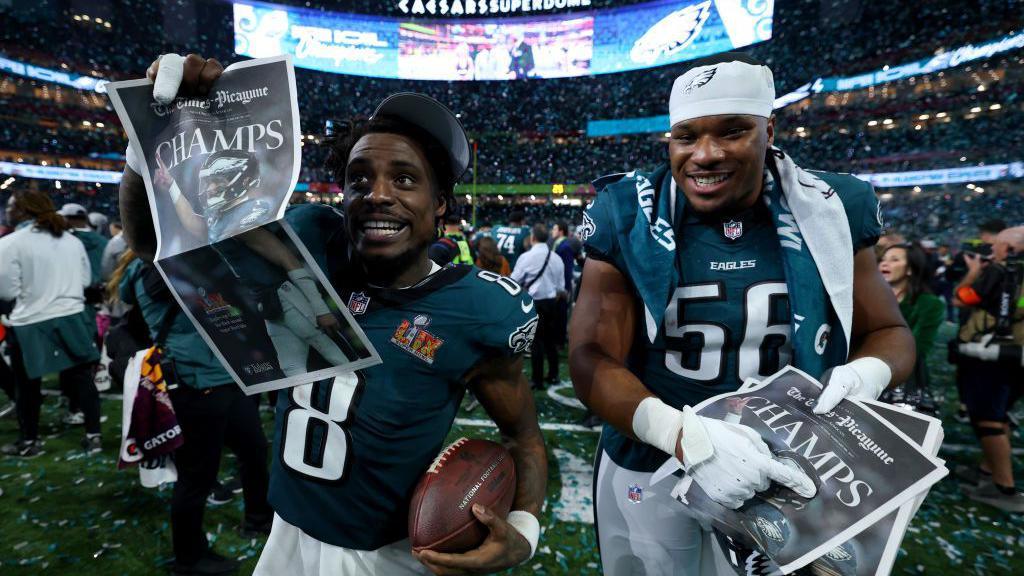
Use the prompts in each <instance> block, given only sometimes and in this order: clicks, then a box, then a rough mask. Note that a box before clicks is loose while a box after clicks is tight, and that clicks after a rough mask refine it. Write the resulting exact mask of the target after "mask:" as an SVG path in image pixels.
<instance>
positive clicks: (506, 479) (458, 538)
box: [409, 438, 516, 552]
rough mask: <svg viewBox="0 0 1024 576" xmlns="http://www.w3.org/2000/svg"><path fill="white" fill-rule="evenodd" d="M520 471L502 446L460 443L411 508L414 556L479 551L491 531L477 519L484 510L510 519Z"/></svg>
mask: <svg viewBox="0 0 1024 576" xmlns="http://www.w3.org/2000/svg"><path fill="white" fill-rule="evenodd" d="M515 492H516V467H515V463H514V462H513V461H512V455H511V454H509V451H508V450H506V449H505V447H504V446H502V445H501V444H496V443H494V442H491V441H489V440H476V439H468V438H459V439H458V440H456V441H455V442H452V444H451V445H450V446H448V447H447V448H445V449H444V450H442V451H441V453H440V454H438V456H437V459H436V460H434V463H433V464H432V465H431V466H430V468H429V469H428V470H427V472H426V473H425V474H423V477H422V478H420V482H419V484H417V485H416V490H415V491H414V492H413V495H412V502H411V503H410V504H409V541H410V542H411V544H412V549H413V550H416V551H420V550H425V549H430V550H435V551H437V552H465V551H467V550H472V549H474V548H477V547H479V546H480V544H482V543H483V541H484V540H485V539H486V538H487V527H486V526H484V525H483V523H481V522H480V521H479V520H477V519H476V516H474V515H473V504H482V505H484V506H487V507H488V508H489V509H491V510H492V511H493V512H494V513H495V514H497V515H499V517H501V518H504V517H506V516H508V512H509V509H510V508H511V507H512V500H513V498H514V497H515Z"/></svg>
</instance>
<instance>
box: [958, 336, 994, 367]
mask: <svg viewBox="0 0 1024 576" xmlns="http://www.w3.org/2000/svg"><path fill="white" fill-rule="evenodd" d="M992 336H993V335H992V334H986V335H984V336H982V337H981V341H980V342H964V343H961V344H960V353H961V354H963V355H964V356H970V357H971V358H977V359H978V360H985V361H988V362H995V361H996V360H999V345H998V344H995V345H993V344H992Z"/></svg>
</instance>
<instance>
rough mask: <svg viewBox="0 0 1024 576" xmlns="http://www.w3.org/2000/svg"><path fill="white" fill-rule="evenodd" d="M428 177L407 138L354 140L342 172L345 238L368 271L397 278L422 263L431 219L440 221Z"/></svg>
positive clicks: (433, 186) (419, 153) (375, 135)
mask: <svg viewBox="0 0 1024 576" xmlns="http://www.w3.org/2000/svg"><path fill="white" fill-rule="evenodd" d="M435 182H436V180H435V177H434V174H433V171H432V169H431V167H430V164H429V162H427V158H426V156H425V155H424V154H423V150H422V149H421V147H420V145H419V144H417V143H416V142H415V141H414V140H412V139H411V138H408V137H406V136H400V135H397V134H388V133H377V132H374V133H370V134H367V135H365V136H363V137H362V138H360V139H359V140H358V141H357V142H356V144H355V146H353V147H352V151H351V152H350V153H349V156H348V164H347V165H346V168H345V213H346V215H347V216H348V233H349V238H350V239H351V240H352V243H353V245H354V246H355V248H356V251H357V252H358V253H359V256H360V258H361V259H362V260H363V261H364V262H365V263H366V265H367V268H368V270H369V269H370V268H378V269H379V268H382V267H387V268H392V270H390V273H388V274H386V275H387V276H397V275H400V274H402V272H403V270H404V269H406V268H409V267H411V266H413V265H415V264H417V263H418V262H419V260H421V259H424V258H426V251H427V248H428V247H429V246H430V244H431V243H433V241H434V236H435V233H436V229H435V223H436V222H437V218H438V217H440V216H443V215H444V212H445V204H444V202H443V201H442V200H441V199H440V197H439V194H438V191H437V185H436V184H435Z"/></svg>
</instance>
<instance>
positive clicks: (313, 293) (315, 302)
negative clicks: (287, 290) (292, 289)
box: [288, 268, 331, 316]
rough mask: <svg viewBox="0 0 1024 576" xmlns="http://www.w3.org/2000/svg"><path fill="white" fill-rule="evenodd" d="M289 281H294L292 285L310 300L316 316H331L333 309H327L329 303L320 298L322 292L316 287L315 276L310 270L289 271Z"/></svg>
mask: <svg viewBox="0 0 1024 576" xmlns="http://www.w3.org/2000/svg"><path fill="white" fill-rule="evenodd" d="M288 279H289V280H291V281H292V284H295V286H296V287H297V288H298V289H299V291H301V292H302V295H303V296H305V297H306V300H309V304H310V305H311V306H312V307H313V314H314V315H316V316H323V315H325V314H330V313H331V309H330V308H328V307H327V303H326V302H324V299H323V298H321V297H320V290H318V289H317V287H316V282H315V281H313V276H311V275H310V274H309V270H306V269H305V268H296V269H295V270H289V271H288Z"/></svg>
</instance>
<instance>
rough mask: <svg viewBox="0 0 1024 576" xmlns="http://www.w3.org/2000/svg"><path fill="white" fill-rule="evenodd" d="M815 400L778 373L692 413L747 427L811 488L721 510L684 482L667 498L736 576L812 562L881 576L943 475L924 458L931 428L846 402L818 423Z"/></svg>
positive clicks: (791, 375) (790, 375)
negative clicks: (710, 538)
mask: <svg viewBox="0 0 1024 576" xmlns="http://www.w3.org/2000/svg"><path fill="white" fill-rule="evenodd" d="M820 391H821V384H820V383H818V382H817V381H816V380H814V379H813V378H811V377H809V376H807V375H806V374H804V373H803V372H801V371H799V370H797V369H796V368H793V367H787V368H785V369H783V370H782V371H780V372H779V373H778V374H776V375H775V376H773V377H772V378H770V379H768V380H766V381H764V382H762V383H760V384H757V385H752V386H751V387H744V388H741V389H740V390H738V391H736V392H733V393H729V394H724V395H721V396H717V397H714V398H711V399H708V400H706V401H705V402H702V403H701V404H699V405H698V406H696V407H695V408H696V410H697V412H698V413H699V414H701V415H702V416H707V417H710V418H717V419H723V420H727V421H730V422H736V423H739V424H743V425H746V426H750V427H751V428H753V429H754V430H755V431H756V432H757V433H758V434H760V435H761V437H762V438H763V439H764V441H765V442H766V443H767V444H768V446H769V448H771V450H772V452H773V453H774V454H775V455H776V457H778V458H780V459H782V460H783V461H787V462H788V463H789V464H790V465H793V466H798V467H800V468H801V469H802V470H804V472H806V473H807V474H808V475H809V476H810V477H811V478H812V479H813V480H814V481H815V484H816V486H817V488H818V491H817V494H816V495H815V496H814V497H813V498H810V499H807V498H803V497H801V496H799V495H798V494H796V493H795V492H793V491H791V490H789V489H788V488H785V487H782V486H780V485H778V484H773V485H772V487H771V488H769V489H768V490H767V491H765V492H761V493H758V494H757V495H756V496H755V497H754V498H752V499H751V500H749V501H748V502H747V503H745V504H744V506H743V507H741V508H740V509H738V510H730V509H728V508H725V507H723V506H721V505H719V504H718V503H716V502H715V501H713V500H711V498H710V497H708V495H707V494H706V493H705V492H704V491H703V490H702V489H701V488H700V486H699V485H698V484H697V483H696V482H692V481H691V479H690V478H689V477H684V479H683V481H681V482H680V483H679V485H677V487H676V489H675V490H674V491H673V493H674V494H675V495H676V497H677V498H679V499H680V500H681V501H682V502H683V503H684V504H686V505H687V506H688V507H689V509H690V511H691V512H693V513H694V514H695V515H696V516H697V517H698V518H700V519H702V520H704V521H707V522H710V524H711V525H712V526H713V527H714V528H715V530H716V531H718V532H719V534H720V543H721V544H722V545H723V549H724V550H725V551H726V554H727V556H733V558H732V560H735V563H736V564H739V565H738V566H737V568H742V569H744V570H749V572H739V573H741V574H742V573H751V574H770V573H772V570H773V569H775V568H776V567H777V569H778V570H779V571H781V572H782V573H790V572H793V571H795V570H797V569H799V568H801V567H804V566H807V565H808V564H811V563H812V562H814V563H815V564H814V565H813V566H812V571H813V572H815V573H818V574H878V573H885V572H879V569H880V568H882V565H883V564H885V563H888V565H889V566H891V563H892V561H893V560H894V559H895V554H896V549H898V545H899V539H901V538H902V534H903V531H904V530H905V529H906V523H907V522H909V519H910V516H911V515H912V513H913V510H914V509H915V506H916V503H915V502H916V501H919V500H918V497H921V498H923V495H924V493H925V492H926V490H927V489H928V488H929V487H930V486H931V485H932V484H934V483H935V482H937V481H938V480H940V479H941V478H942V477H943V476H945V475H946V474H947V473H948V470H946V468H945V466H944V464H943V462H942V461H941V460H939V459H937V458H935V457H934V454H935V452H936V451H937V449H938V442H940V441H941V432H936V426H937V424H938V423H937V421H936V422H928V421H922V420H920V418H915V417H911V416H906V415H905V414H903V413H898V414H894V413H893V409H891V408H889V407H884V408H879V407H878V405H876V404H870V405H869V404H863V403H860V402H854V401H844V402H841V403H840V404H839V406H837V407H836V409H835V410H833V411H832V412H829V413H827V414H823V415H820V416H819V415H816V414H814V413H813V412H812V411H811V409H812V408H813V406H814V404H815V401H816V400H817V398H818V396H819V393H820ZM875 410H882V411H885V412H884V414H886V416H881V415H880V414H879V413H878V412H876V411H875ZM888 416H892V417H893V418H894V419H896V418H899V419H900V420H899V421H896V422H895V423H894V422H893V421H889V420H887V419H886V417H888ZM900 425H906V426H907V427H908V428H909V429H910V430H911V431H912V432H914V433H915V435H920V436H918V438H919V439H918V440H917V441H915V439H914V438H911V437H910V436H908V435H907V434H906V433H904V432H903V431H901V430H900V429H899V426H900ZM939 430H941V428H939ZM927 444H931V446H928V447H926V445H927ZM904 505H906V506H905V507H904V508H901V507H902V506H904ZM901 523H902V525H901ZM895 532H898V534H895ZM894 539H895V540H896V542H895V548H893V547H892V546H893V543H892V541H893V540H894ZM730 548H731V549H732V550H733V553H731V554H730V552H729V549H730ZM744 548H747V549H753V550H756V551H759V552H760V553H761V554H763V556H765V557H766V558H761V557H760V555H757V554H755V555H754V557H753V558H751V557H747V558H739V557H738V555H737V554H736V553H735V551H736V550H742V549H744ZM769 561H770V562H769ZM815 561H818V562H815Z"/></svg>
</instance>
